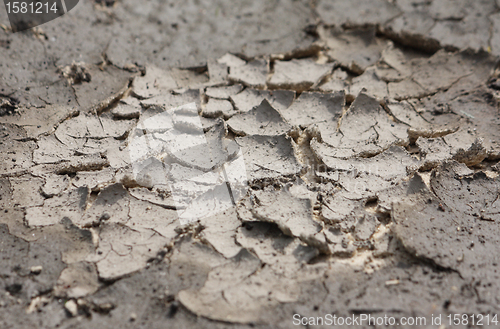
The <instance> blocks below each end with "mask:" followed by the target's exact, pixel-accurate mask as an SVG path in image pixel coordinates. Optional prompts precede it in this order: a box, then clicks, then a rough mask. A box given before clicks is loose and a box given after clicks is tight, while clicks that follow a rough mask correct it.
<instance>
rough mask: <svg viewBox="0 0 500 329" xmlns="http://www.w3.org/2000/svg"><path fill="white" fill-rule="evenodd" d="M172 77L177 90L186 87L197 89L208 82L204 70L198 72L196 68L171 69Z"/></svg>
mask: <svg viewBox="0 0 500 329" xmlns="http://www.w3.org/2000/svg"><path fill="white" fill-rule="evenodd" d="M171 74H172V77H173V78H174V79H175V81H176V83H177V85H178V86H179V89H178V91H180V92H182V91H184V90H186V89H199V88H203V87H205V85H207V83H208V80H209V78H208V76H207V74H205V73H204V72H198V71H197V70H196V69H189V68H187V69H179V68H173V69H171Z"/></svg>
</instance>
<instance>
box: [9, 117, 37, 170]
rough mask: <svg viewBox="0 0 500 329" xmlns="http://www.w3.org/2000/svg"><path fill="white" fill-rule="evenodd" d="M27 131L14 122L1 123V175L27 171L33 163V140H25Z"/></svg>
mask: <svg viewBox="0 0 500 329" xmlns="http://www.w3.org/2000/svg"><path fill="white" fill-rule="evenodd" d="M26 137H27V135H26V131H25V130H24V129H23V128H21V127H18V126H16V125H13V124H1V125H0V176H6V175H11V174H15V173H21V172H25V171H26V170H27V169H28V168H29V167H30V166H31V165H32V164H33V150H34V149H35V148H36V144H35V142H33V141H29V140H23V139H25V138H26Z"/></svg>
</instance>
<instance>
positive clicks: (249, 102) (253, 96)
mask: <svg viewBox="0 0 500 329" xmlns="http://www.w3.org/2000/svg"><path fill="white" fill-rule="evenodd" d="M294 98H295V92H294V91H289V90H273V91H268V90H255V89H250V88H247V89H245V90H243V91H242V92H240V93H238V94H237V95H234V96H230V99H231V101H232V103H233V104H234V107H235V110H236V111H239V112H248V111H250V110H251V109H253V108H254V107H256V106H258V105H259V104H260V103H262V101H263V100H264V99H266V100H267V101H268V102H269V104H271V106H272V107H274V108H275V109H276V110H278V111H280V112H281V111H282V110H284V109H287V108H288V107H289V106H290V105H291V104H292V102H293V100H294Z"/></svg>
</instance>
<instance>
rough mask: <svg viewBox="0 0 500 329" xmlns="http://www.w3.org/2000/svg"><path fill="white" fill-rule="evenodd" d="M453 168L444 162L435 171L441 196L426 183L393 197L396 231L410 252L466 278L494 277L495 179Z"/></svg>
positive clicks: (435, 187) (488, 279) (433, 179)
mask: <svg viewBox="0 0 500 329" xmlns="http://www.w3.org/2000/svg"><path fill="white" fill-rule="evenodd" d="M455 168H457V166H456V163H455V164H453V163H445V164H444V165H443V166H442V167H440V168H438V169H437V170H436V171H434V172H433V174H432V177H431V186H432V189H433V191H434V190H435V191H436V194H437V195H438V197H439V198H436V197H435V196H434V195H433V194H432V193H431V192H430V191H429V190H427V189H426V188H425V190H424V189H421V190H420V193H417V194H413V193H408V195H407V197H406V198H405V200H403V201H398V202H395V203H394V206H393V211H392V218H393V220H394V221H395V224H396V225H395V230H394V231H395V233H396V235H397V237H398V238H399V239H400V240H401V242H402V243H403V245H404V246H405V248H406V249H407V250H408V251H409V252H410V253H412V254H413V255H415V256H417V257H420V258H423V259H427V260H430V261H432V262H433V263H434V264H436V265H438V266H440V267H443V268H449V269H453V270H456V271H458V272H459V273H460V275H461V276H462V277H464V278H467V279H472V278H474V280H481V281H485V282H496V280H498V274H496V273H495V272H496V268H495V267H494V266H491V265H492V264H493V263H496V262H497V261H498V257H497V254H498V252H497V251H498V242H499V241H498V236H499V234H498V225H497V223H496V222H495V221H496V220H498V219H499V217H498V213H499V212H498V206H499V205H496V204H495V202H496V201H497V200H498V193H499V192H498V179H491V178H488V177H487V176H486V175H485V174H484V173H477V174H474V175H472V176H465V177H460V176H459V175H457V173H456V172H455ZM491 288H492V289H495V291H496V289H497V288H496V286H495V285H494V284H493V285H492V286H491ZM489 298H490V297H489Z"/></svg>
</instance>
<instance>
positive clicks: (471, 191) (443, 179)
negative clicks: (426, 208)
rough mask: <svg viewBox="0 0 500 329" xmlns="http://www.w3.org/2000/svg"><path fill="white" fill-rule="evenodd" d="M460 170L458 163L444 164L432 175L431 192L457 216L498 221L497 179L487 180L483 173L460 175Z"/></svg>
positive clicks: (499, 191)
mask: <svg viewBox="0 0 500 329" xmlns="http://www.w3.org/2000/svg"><path fill="white" fill-rule="evenodd" d="M462 166H463V165H462ZM462 171H463V168H462V167H461V166H460V165H459V164H458V163H456V162H445V163H444V164H443V165H442V166H440V167H439V168H438V170H436V171H433V174H432V175H431V181H430V185H431V188H432V191H433V192H434V193H435V194H436V195H437V196H438V198H439V199H440V200H442V201H443V202H445V203H446V204H447V205H448V206H449V207H450V208H451V209H452V211H453V212H454V213H456V214H457V215H458V216H460V215H461V214H466V215H468V216H472V217H475V218H479V219H482V220H485V221H493V222H496V221H498V220H500V200H499V195H500V190H499V188H498V178H496V179H492V178H489V177H487V176H486V175H485V174H484V173H482V172H478V173H476V174H468V173H467V174H466V175H462V174H461V172H462Z"/></svg>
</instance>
